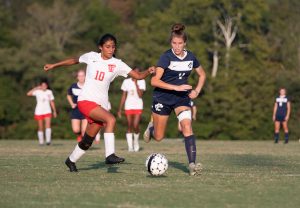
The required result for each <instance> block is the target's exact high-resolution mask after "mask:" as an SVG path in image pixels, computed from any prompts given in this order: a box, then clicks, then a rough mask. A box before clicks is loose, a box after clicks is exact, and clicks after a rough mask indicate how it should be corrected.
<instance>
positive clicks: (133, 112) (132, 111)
mask: <svg viewBox="0 0 300 208" xmlns="http://www.w3.org/2000/svg"><path fill="white" fill-rule="evenodd" d="M142 112H143V110H142V109H130V110H125V115H141V114H142Z"/></svg>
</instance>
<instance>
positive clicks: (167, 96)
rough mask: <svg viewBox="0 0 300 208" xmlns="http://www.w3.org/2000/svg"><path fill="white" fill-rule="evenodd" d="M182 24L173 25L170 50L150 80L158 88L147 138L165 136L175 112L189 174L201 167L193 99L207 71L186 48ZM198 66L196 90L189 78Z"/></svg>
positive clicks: (200, 87) (162, 58) (157, 139)
mask: <svg viewBox="0 0 300 208" xmlns="http://www.w3.org/2000/svg"><path fill="white" fill-rule="evenodd" d="M184 29H185V26H184V25H183V24H175V25H173V26H172V29H171V35H170V44H171V47H172V48H171V49H169V50H167V51H166V52H165V53H163V54H162V55H161V57H160V59H159V61H158V63H157V66H156V73H155V75H154V76H153V77H152V79H151V85H152V86H153V87H155V89H154V92H153V102H152V117H153V122H150V123H149V125H148V127H147V129H146V131H145V133H144V140H145V142H149V141H150V139H151V138H154V139H155V140H156V141H161V140H162V139H163V138H164V134H165V129H166V125H167V122H168V118H169V115H170V114H171V112H172V111H174V112H175V114H176V116H177V118H178V121H179V122H180V125H181V129H182V134H183V136H184V141H185V149H186V153H187V156H188V162H189V170H190V175H198V174H199V173H200V171H201V169H202V167H201V164H200V163H196V143H195V140H196V137H195V135H194V133H193V129H192V115H191V114H192V113H191V104H190V103H191V99H195V98H196V97H197V96H198V95H199V93H200V91H201V89H202V87H203V85H204V82H205V78H206V75H205V71H204V69H203V68H202V66H201V65H200V63H199V61H198V60H197V58H196V57H195V56H194V54H193V53H192V52H190V51H188V50H186V49H185V47H186V42H187V35H186V33H185V32H184ZM193 69H195V71H196V73H197V74H198V77H199V78H198V83H197V85H196V86H195V88H194V89H192V86H191V85H189V84H188V77H189V76H190V74H191V72H192V70H193Z"/></svg>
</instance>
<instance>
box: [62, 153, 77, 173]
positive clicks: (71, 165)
mask: <svg viewBox="0 0 300 208" xmlns="http://www.w3.org/2000/svg"><path fill="white" fill-rule="evenodd" d="M65 164H66V165H67V166H68V168H69V169H70V172H78V170H77V168H76V165H75V163H73V162H72V161H71V160H70V158H69V157H68V158H67V159H66V161H65Z"/></svg>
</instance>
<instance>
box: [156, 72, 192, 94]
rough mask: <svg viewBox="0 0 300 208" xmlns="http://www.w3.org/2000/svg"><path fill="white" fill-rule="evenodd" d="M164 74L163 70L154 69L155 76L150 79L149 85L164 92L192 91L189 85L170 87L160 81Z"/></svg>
mask: <svg viewBox="0 0 300 208" xmlns="http://www.w3.org/2000/svg"><path fill="white" fill-rule="evenodd" d="M163 73H164V69H163V68H161V67H156V72H155V75H154V76H153V77H152V79H151V85H152V86H153V87H159V88H162V89H166V90H175V91H187V90H190V89H192V86H191V85H188V84H184V85H172V84H168V83H166V82H164V81H162V80H161V77H162V75H163Z"/></svg>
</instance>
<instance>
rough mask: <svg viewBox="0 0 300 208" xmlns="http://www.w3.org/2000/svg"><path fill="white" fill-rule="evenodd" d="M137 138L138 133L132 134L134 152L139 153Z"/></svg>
mask: <svg viewBox="0 0 300 208" xmlns="http://www.w3.org/2000/svg"><path fill="white" fill-rule="evenodd" d="M139 137H140V133H137V134H136V133H134V134H133V139H134V151H136V152H137V151H139V150H140V145H139Z"/></svg>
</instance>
